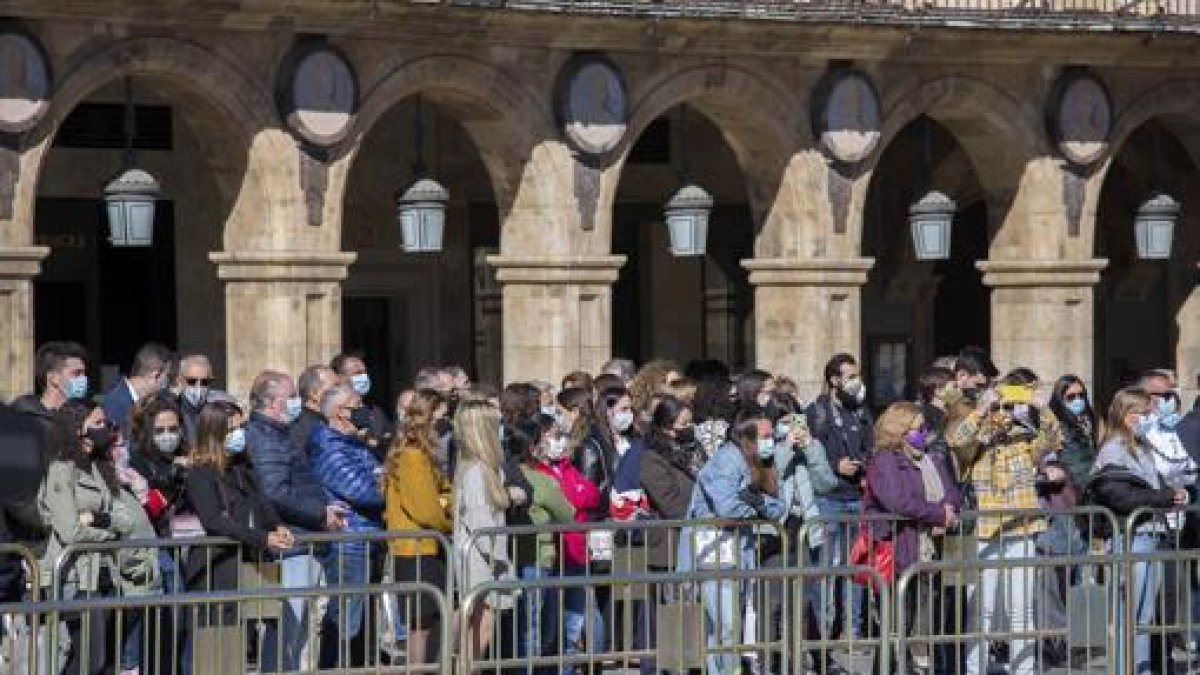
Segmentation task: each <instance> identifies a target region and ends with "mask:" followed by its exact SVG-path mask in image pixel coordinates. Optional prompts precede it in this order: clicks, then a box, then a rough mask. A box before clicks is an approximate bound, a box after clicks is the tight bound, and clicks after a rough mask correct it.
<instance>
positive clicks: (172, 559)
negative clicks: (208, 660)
mask: <svg viewBox="0 0 1200 675" xmlns="http://www.w3.org/2000/svg"><path fill="white" fill-rule="evenodd" d="M178 554H179V549H159V551H158V569H159V571H160V572H161V573H162V585H163V593H164V594H167V595H178V594H181V593H185V592H187V589H186V588H185V587H184V579H183V571H182V570H181V569H180V565H181V564H182V558H180V560H179V561H178V562H179V564H177V561H176V555H178ZM188 610H189V606H188V605H181V606H176V607H167V608H166V609H164V610H163V616H162V619H161V622H160V623H159V625H158V627H157V628H158V630H159V638H158V642H159V645H160V646H159V647H158V648H157V649H159V650H161V654H162V659H163V660H164V661H165V662H166V663H165V664H164V665H163V666H162V670H163V672H164V674H165V675H169V674H170V673H174V672H176V670H175V669H176V668H178V672H179V673H181V675H192V637H191V635H192V632H191V630H190V629H189V626H188V624H189V619H188ZM152 651H153V650H152Z"/></svg>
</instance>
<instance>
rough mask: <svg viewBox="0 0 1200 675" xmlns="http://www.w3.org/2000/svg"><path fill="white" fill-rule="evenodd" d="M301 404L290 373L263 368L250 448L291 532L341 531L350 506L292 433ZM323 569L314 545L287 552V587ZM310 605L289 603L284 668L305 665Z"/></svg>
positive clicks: (313, 578)
mask: <svg viewBox="0 0 1200 675" xmlns="http://www.w3.org/2000/svg"><path fill="white" fill-rule="evenodd" d="M302 408H303V404H302V402H301V399H300V396H299V395H297V393H296V387H295V385H293V384H292V378H291V377H289V376H287V375H285V374H283V373H280V372H276V371H273V370H267V371H264V372H263V373H261V374H260V375H259V376H258V377H257V378H255V380H254V384H253V385H252V386H251V387H250V409H251V412H250V422H249V423H247V424H246V452H247V454H248V456H249V457H250V464H251V466H252V467H253V468H254V475H255V477H256V478H257V479H258V483H259V486H260V488H261V490H262V493H263V496H264V497H266V498H267V500H268V501H270V502H271V506H273V507H275V511H276V512H277V513H278V514H279V517H280V519H282V520H283V522H284V524H285V525H287V526H288V528H289V529H290V530H292V532H294V533H297V534H304V533H306V532H317V531H322V530H325V531H338V530H341V529H342V528H343V527H345V524H346V523H345V517H346V507H345V506H344V505H342V504H339V503H337V502H335V501H332V500H330V499H329V498H327V497H326V495H325V491H324V490H323V489H322V488H321V482H320V480H318V478H317V475H316V473H314V472H313V469H312V466H311V465H310V464H309V459H308V455H307V454H305V453H303V452H298V451H297V449H296V447H295V446H294V445H293V444H292V441H291V437H290V436H289V425H291V424H292V423H293V422H295V421H296V418H298V417H299V416H300V413H301V409H302ZM320 572H321V568H320V564H319V563H318V561H317V557H316V555H315V550H314V549H313V548H312V547H307V546H300V547H298V548H296V549H293V550H291V551H288V552H287V553H285V554H284V556H283V564H282V583H283V587H284V588H312V587H313V586H316V585H317V582H318V581H319V580H320ZM306 609H307V602H306V601H305V600H304V599H302V598H298V599H295V600H289V601H288V604H287V606H286V608H285V610H286V611H285V612H284V617H283V650H282V651H283V654H282V656H283V662H282V663H281V664H280V665H281V666H282V667H283V669H284V670H285V671H292V670H296V669H297V668H299V667H300V654H301V652H302V651H304V643H305V640H306V638H307V636H308V630H307V629H306V624H307V620H306V616H305V612H306Z"/></svg>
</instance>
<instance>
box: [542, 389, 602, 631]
mask: <svg viewBox="0 0 1200 675" xmlns="http://www.w3.org/2000/svg"><path fill="white" fill-rule="evenodd" d="M587 400H590V399H589V398H588V395H587V392H585V391H584V390H583V389H565V390H563V391H562V392H561V393H560V394H559V395H558V403H559V406H560V410H559V413H560V414H559V418H558V420H557V421H556V422H555V426H554V429H553V431H551V432H550V433H549V434H547V435H544V437H543V440H542V445H541V447H540V450H539V452H540V453H542V454H543V455H544V456H543V457H542V458H541V461H540V462H538V463H537V464H536V465H535V466H534V469H536V470H537V471H538V472H539V473H541V474H543V475H545V476H548V477H550V478H551V479H553V480H554V482H555V483H556V484H557V485H558V487H559V489H560V490H561V491H562V493H563V496H564V497H566V499H567V502H569V503H570V504H571V508H572V509H573V515H574V518H573V520H574V521H575V522H577V523H586V522H589V521H591V520H593V517H594V516H593V514H594V513H595V512H596V510H597V509H598V508H599V507H600V504H601V502H602V501H603V495H602V494H601V492H600V489H599V488H598V487H596V485H595V484H594V483H592V482H591V481H590V480H588V479H587V477H586V476H584V475H583V473H582V472H580V471H579V470H578V469H577V468H576V467H575V465H574V463H573V462H572V460H571V455H572V453H571V444H572V443H575V442H578V441H577V440H576V439H577V438H578V435H579V434H580V433H581V431H580V429H579V426H580V425H581V424H582V425H586V417H585V415H586V413H587V411H588V410H589V409H590V407H589V406H587V405H585V404H584V403H582V401H587ZM573 427H574V428H573ZM584 433H586V432H584ZM534 493H535V499H536V498H537V497H536V493H537V489H536V488H535V489H534ZM558 544H559V550H558V559H557V563H558V564H557V565H556V567H555V570H554V572H555V573H556V574H560V575H562V576H584V575H586V574H587V571H588V542H587V533H585V532H583V531H579V530H574V531H570V532H565V533H563V534H562V535H561V536H560V537H559V539H558ZM551 602H552V604H558V603H555V602H554V601H553V600H552V601H551ZM561 604H562V607H563V612H564V617H563V620H562V622H561V625H562V626H563V635H562V638H561V640H560V641H559V645H555V650H554V652H552V653H555V652H557V651H560V650H558V649H557V647H561V651H562V652H564V653H566V654H577V653H579V650H580V645H581V643H582V641H583V635H584V631H583V629H584V625H585V624H586V620H585V616H586V614H585V612H586V611H587V607H588V602H587V595H586V593H585V590H584V589H583V588H581V587H576V588H569V589H567V590H566V591H565V592H564V593H563V597H562V603H561ZM558 624H559V622H557V621H555V622H553V625H558ZM546 639H547V642H550V641H552V640H553V636H546Z"/></svg>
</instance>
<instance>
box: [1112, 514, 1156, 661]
mask: <svg viewBox="0 0 1200 675" xmlns="http://www.w3.org/2000/svg"><path fill="white" fill-rule="evenodd" d="M1159 539H1160V537H1159V536H1157V535H1153V534H1135V535H1134V536H1133V545H1132V546H1131V547H1130V548H1131V552H1132V553H1154V552H1155V551H1157V550H1158V542H1159ZM1113 544H1114V546H1113V549H1114V552H1120V550H1121V548H1122V546H1121V544H1122V542H1121V538H1120V537H1119V536H1118V537H1114V538H1113ZM1132 583H1133V622H1134V624H1135V625H1136V626H1137V627H1138V628H1141V629H1143V631H1145V630H1146V629H1148V628H1149V627H1150V626H1151V625H1152V624H1153V623H1154V612H1155V609H1156V603H1155V600H1156V599H1157V598H1158V588H1159V585H1160V584H1161V583H1162V565H1161V564H1160V563H1156V562H1140V563H1134V565H1133V575H1132ZM1125 597H1126V593H1125V592H1124V591H1122V592H1121V593H1119V594H1118V596H1117V635H1119V636H1124V635H1125V634H1126V633H1128V632H1129V630H1130V627H1129V626H1127V625H1126V624H1127V623H1128V621H1127V619H1126V616H1125V615H1126V611H1127V610H1126V608H1125ZM1134 630H1136V629H1134ZM1150 645H1151V635H1150V633H1149V632H1139V633H1135V635H1134V638H1133V672H1134V674H1135V675H1143V674H1145V673H1150V672H1151V670H1150ZM1125 661H1126V656H1125V639H1124V638H1123V637H1122V638H1121V639H1119V640H1118V641H1117V663H1118V664H1121V665H1123V664H1124V663H1125Z"/></svg>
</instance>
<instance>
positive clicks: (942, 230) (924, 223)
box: [908, 190, 956, 260]
mask: <svg viewBox="0 0 1200 675" xmlns="http://www.w3.org/2000/svg"><path fill="white" fill-rule="evenodd" d="M955 208H956V207H955V204H954V200H952V199H950V198H949V197H947V196H946V195H944V194H942V193H941V192H938V191H937V190H931V191H930V192H929V193H928V194H926V195H925V196H924V197H922V198H921V199H919V200H917V201H916V203H914V204H913V205H912V206H911V207H909V209H908V225H909V227H910V228H911V229H912V242H913V253H914V254H915V255H916V257H917V260H947V259H949V258H950V228H951V226H952V225H953V224H954V211H955Z"/></svg>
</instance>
